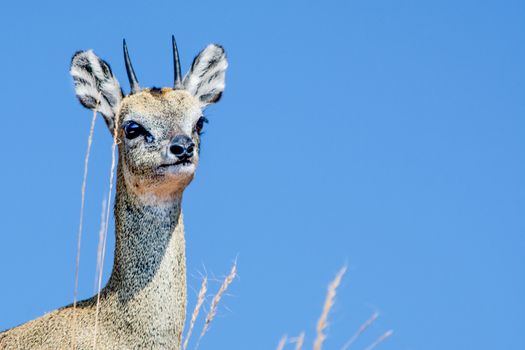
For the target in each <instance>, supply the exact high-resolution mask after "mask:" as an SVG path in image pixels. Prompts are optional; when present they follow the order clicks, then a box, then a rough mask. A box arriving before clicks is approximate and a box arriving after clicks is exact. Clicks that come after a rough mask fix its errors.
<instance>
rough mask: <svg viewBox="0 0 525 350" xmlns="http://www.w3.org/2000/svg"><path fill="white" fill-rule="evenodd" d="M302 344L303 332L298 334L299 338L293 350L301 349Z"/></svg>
mask: <svg viewBox="0 0 525 350" xmlns="http://www.w3.org/2000/svg"><path fill="white" fill-rule="evenodd" d="M303 344H304V332H302V333H301V334H299V336H298V337H297V339H296V341H295V350H301V349H302V348H303Z"/></svg>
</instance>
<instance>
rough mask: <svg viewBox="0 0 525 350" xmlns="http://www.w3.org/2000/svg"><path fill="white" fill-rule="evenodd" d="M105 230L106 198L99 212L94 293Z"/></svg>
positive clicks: (95, 291) (96, 288) (96, 287)
mask: <svg viewBox="0 0 525 350" xmlns="http://www.w3.org/2000/svg"><path fill="white" fill-rule="evenodd" d="M105 232H106V198H104V199H103V200H102V210H101V212H100V229H99V231H98V248H97V266H96V270H95V282H94V286H93V290H94V293H97V292H98V274H99V273H100V264H101V262H100V259H101V258H102V243H104V233H105Z"/></svg>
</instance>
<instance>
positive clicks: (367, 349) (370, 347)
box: [365, 330, 394, 350]
mask: <svg viewBox="0 0 525 350" xmlns="http://www.w3.org/2000/svg"><path fill="white" fill-rule="evenodd" d="M392 334H394V331H393V330H388V331H386V332H385V333H383V335H381V336H380V337H379V338H377V339H376V340H375V341H374V342H373V343H372V344H370V345H369V346H368V347H367V348H366V349H365V350H372V349H375V348H376V346H378V345H379V344H381V343H382V342H384V341H385V340H386V339H387V338H388V337H390V336H391V335H392Z"/></svg>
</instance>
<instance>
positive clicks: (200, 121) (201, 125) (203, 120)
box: [195, 117, 208, 135]
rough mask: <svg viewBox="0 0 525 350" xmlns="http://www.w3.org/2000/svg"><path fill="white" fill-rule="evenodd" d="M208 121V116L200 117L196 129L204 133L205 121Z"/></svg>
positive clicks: (199, 132)
mask: <svg viewBox="0 0 525 350" xmlns="http://www.w3.org/2000/svg"><path fill="white" fill-rule="evenodd" d="M207 122H208V118H206V117H200V118H199V120H197V123H196V124H195V131H196V132H197V133H198V134H199V135H200V134H202V129H203V128H204V123H207Z"/></svg>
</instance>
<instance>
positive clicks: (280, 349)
mask: <svg viewBox="0 0 525 350" xmlns="http://www.w3.org/2000/svg"><path fill="white" fill-rule="evenodd" d="M287 340H288V336H287V335H286V334H285V335H283V337H282V338H281V340H279V344H277V349H276V350H283V349H284V346H285V345H286V341H287Z"/></svg>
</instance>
